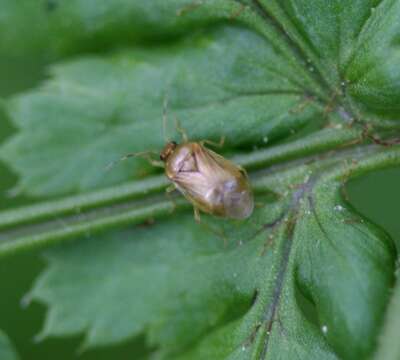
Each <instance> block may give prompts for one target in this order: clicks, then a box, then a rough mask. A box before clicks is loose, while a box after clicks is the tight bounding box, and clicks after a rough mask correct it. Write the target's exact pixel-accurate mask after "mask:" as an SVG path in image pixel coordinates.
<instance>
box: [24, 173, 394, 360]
mask: <svg viewBox="0 0 400 360" xmlns="http://www.w3.org/2000/svg"><path fill="white" fill-rule="evenodd" d="M343 171H344V170H342V171H341V173H340V174H341V175H340V178H341V177H342V176H343ZM303 174H304V173H303ZM303 176H305V178H303V180H304V182H302V183H300V184H299V185H298V188H297V189H295V190H292V191H290V190H289V188H287V189H286V191H287V195H286V196H284V197H283V198H280V200H279V201H277V202H273V203H268V204H266V205H265V206H263V207H262V208H260V209H258V210H257V212H256V214H255V215H254V216H253V217H252V218H251V219H250V220H249V221H247V222H246V223H241V224H240V223H236V224H235V223H228V224H226V223H221V222H218V221H211V222H210V221H207V222H206V223H203V225H198V224H196V223H195V222H194V221H193V219H192V217H191V216H178V217H173V218H171V219H170V220H169V221H167V222H166V221H164V222H161V223H159V224H156V225H154V226H151V227H148V228H146V227H145V228H142V229H136V230H135V231H131V230H127V231H125V232H119V233H111V234H109V235H104V236H103V237H99V238H93V239H90V240H87V241H82V242H80V243H78V244H73V245H70V246H64V247H61V248H59V249H55V250H54V251H51V252H50V253H48V255H47V259H48V262H49V267H48V269H47V270H46V271H45V272H44V273H43V274H42V275H41V277H40V278H39V280H38V281H37V283H36V285H35V287H34V289H33V290H32V292H31V293H30V297H31V298H32V299H34V300H39V301H41V302H44V303H45V304H47V305H48V306H49V312H48V317H47V319H46V323H45V327H44V329H43V332H42V334H41V336H42V337H47V336H54V335H56V336H62V335H70V334H73V333H76V332H83V331H87V336H86V339H85V343H84V347H95V346H100V345H106V344H112V343H114V342H119V341H123V340H125V339H127V338H129V337H132V336H135V335H138V334H140V333H142V332H146V333H147V336H148V342H149V344H150V345H153V346H157V347H158V348H159V352H160V354H159V355H161V354H162V355H163V356H162V357H163V358H174V359H176V358H182V359H204V358H212V359H225V358H228V357H229V358H240V359H247V358H248V359H259V358H264V357H265V356H266V355H267V354H268V357H271V358H273V359H278V358H279V359H292V358H295V357H296V356H298V357H299V358H307V359H336V358H337V356H339V358H344V359H355V358H365V356H366V355H367V354H369V353H370V352H371V350H372V349H373V343H374V338H375V336H376V329H377V328H378V327H379V324H380V323H381V321H382V315H383V310H384V309H385V306H386V303H387V300H388V298H389V288H390V286H391V285H392V283H393V269H394V257H393V253H394V252H393V244H392V243H391V241H390V239H389V238H388V237H387V235H386V234H384V233H383V232H382V231H381V230H379V229H377V228H376V227H375V226H373V225H372V224H370V223H369V222H367V221H366V220H365V219H363V218H362V217H360V216H359V215H358V214H356V213H355V212H354V211H353V210H352V209H351V208H350V207H349V206H348V205H347V204H346V203H345V202H343V200H342V199H341V197H340V194H339V187H340V184H341V182H339V181H338V180H337V179H338V178H339V175H338V173H337V171H334V172H328V173H327V174H325V175H324V176H322V177H320V176H316V177H314V176H311V177H309V175H307V172H306V173H305V174H304V175H303ZM221 226H222V228H221ZM216 229H218V230H216ZM219 232H220V233H222V234H224V235H223V236H224V237H226V238H227V239H229V240H228V243H227V245H226V246H224V241H223V239H222V238H221V236H216V235H215V233H219ZM349 339H351V341H352V346H351V347H349V346H348V340H349Z"/></svg>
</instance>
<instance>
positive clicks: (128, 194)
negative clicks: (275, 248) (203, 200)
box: [0, 129, 400, 257]
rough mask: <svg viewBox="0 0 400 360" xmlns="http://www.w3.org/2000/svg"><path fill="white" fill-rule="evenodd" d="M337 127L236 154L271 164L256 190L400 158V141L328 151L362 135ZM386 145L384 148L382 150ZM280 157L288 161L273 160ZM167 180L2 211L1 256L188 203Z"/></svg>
mask: <svg viewBox="0 0 400 360" xmlns="http://www.w3.org/2000/svg"><path fill="white" fill-rule="evenodd" d="M339 133H340V136H338V130H335V129H325V130H321V131H320V132H318V133H316V134H312V135H310V136H308V137H306V138H303V139H302V140H298V141H294V142H292V143H290V144H285V145H281V146H277V147H274V148H271V149H267V150H261V151H257V152H254V153H251V154H248V155H242V156H240V157H239V156H238V157H236V158H235V161H237V162H238V163H240V164H241V165H243V166H245V167H246V168H247V169H257V168H260V167H262V166H263V167H264V168H265V166H268V165H271V166H270V167H268V168H267V169H266V170H262V171H256V172H253V173H252V174H251V177H252V179H253V180H254V181H253V189H254V191H255V192H258V191H265V190H266V189H267V190H268V189H269V190H272V191H275V190H276V189H278V188H279V187H281V188H282V186H288V185H290V184H292V183H294V182H296V181H297V179H299V178H300V177H304V174H305V172H306V171H310V169H311V170H312V169H321V168H323V167H328V166H332V165H335V164H338V163H343V159H354V158H357V157H365V158H366V160H365V161H364V163H365V164H364V165H363V166H359V165H358V167H357V169H358V168H360V169H361V170H360V171H362V169H364V170H365V171H367V170H371V169H374V168H377V167H379V166H381V165H382V166H389V165H391V164H394V163H396V164H398V163H399V162H400V154H399V147H397V148H395V147H393V148H392V149H385V148H382V147H378V146H375V145H364V146H358V147H355V148H354V147H353V148H349V149H339V150H335V151H334V152H333V153H332V151H331V152H328V153H327V152H326V151H328V150H330V149H332V148H333V149H335V148H336V149H337V148H338V144H340V145H342V146H343V144H348V145H351V143H352V142H353V143H354V141H353V140H354V139H357V138H358V136H359V133H358V132H355V131H348V132H343V131H339ZM382 149H384V150H385V151H381V150H382ZM323 151H325V155H324V153H323ZM321 152H322V154H321ZM313 154H314V155H313ZM299 157H300V158H299ZM284 161H286V162H284ZM277 162H284V163H283V164H276V165H273V164H274V163H277ZM335 166H336V165H335ZM354 174H356V173H354ZM167 184H168V182H167V179H166V178H165V177H164V176H155V177H152V178H148V179H146V180H141V181H136V182H130V183H127V184H122V185H119V186H115V187H112V188H108V189H103V190H99V191H95V192H92V193H88V194H85V195H77V196H71V197H67V198H64V199H61V200H54V201H49V202H45V203H41V204H38V205H33V206H27V207H23V208H19V209H15V210H10V211H6V212H3V213H0V257H1V256H5V255H8V254H11V253H16V252H18V251H22V250H30V249H32V248H34V247H39V246H40V247H43V246H48V245H51V244H55V243H58V242H60V241H65V240H67V239H72V238H75V237H79V236H85V235H86V236H88V235H91V234H93V233H96V232H99V231H104V230H106V229H109V228H112V227H116V226H121V225H128V224H131V225H134V224H139V223H143V222H145V221H146V220H149V219H154V218H161V217H164V216H166V215H167V214H168V213H169V212H171V211H172V210H173V209H174V208H176V209H184V208H188V207H190V204H189V203H188V202H187V201H185V200H184V199H182V198H180V199H179V200H176V201H173V202H171V201H170V200H168V199H167V198H166V197H165V196H164V195H163V194H160V193H161V191H162V190H163V188H164V187H165V186H166V185H167Z"/></svg>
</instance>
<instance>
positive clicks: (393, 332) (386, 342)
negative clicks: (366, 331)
mask: <svg viewBox="0 0 400 360" xmlns="http://www.w3.org/2000/svg"><path fill="white" fill-rule="evenodd" d="M398 280H399V279H398V278H397V285H396V288H395V290H394V293H393V296H392V300H391V302H390V304H389V307H388V311H387V313H386V325H385V328H384V330H383V332H382V335H381V337H380V339H379V340H380V346H379V348H378V351H377V352H376V354H375V357H374V359H376V360H380V359H385V360H396V359H398V358H399V357H400V345H399V337H398V334H399V328H400V286H399V281H398Z"/></svg>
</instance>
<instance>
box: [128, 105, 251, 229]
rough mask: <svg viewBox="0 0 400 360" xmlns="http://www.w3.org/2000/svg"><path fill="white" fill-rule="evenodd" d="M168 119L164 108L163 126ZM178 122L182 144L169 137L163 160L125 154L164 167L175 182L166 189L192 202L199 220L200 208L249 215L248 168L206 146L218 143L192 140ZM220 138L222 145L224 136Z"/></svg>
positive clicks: (223, 214)
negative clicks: (176, 192)
mask: <svg viewBox="0 0 400 360" xmlns="http://www.w3.org/2000/svg"><path fill="white" fill-rule="evenodd" d="M164 105H165V104H164ZM165 106H166V105H165ZM165 119H166V115H165V111H164V129H165V127H166V125H165V124H166V120H165ZM176 126H177V129H178V131H179V132H180V133H181V135H182V139H183V141H182V143H180V144H178V143H176V142H175V141H167V143H166V145H165V146H164V148H163V150H162V151H161V153H160V160H161V161H156V160H153V159H151V158H150V157H149V156H148V155H149V152H144V153H136V154H128V155H126V156H125V157H124V158H127V157H130V156H144V157H145V158H147V159H148V160H149V161H150V162H151V164H153V165H155V166H160V167H163V168H164V170H165V175H166V176H167V178H168V179H169V180H170V181H171V183H172V186H170V187H169V188H168V189H167V192H171V191H173V190H175V189H177V190H178V191H180V192H181V193H182V194H183V196H184V197H185V198H186V199H187V200H188V201H189V202H190V203H191V204H192V205H193V209H194V217H195V220H196V221H197V222H200V210H201V211H203V212H205V213H208V214H211V215H215V216H220V217H225V218H231V219H245V218H248V217H249V216H250V215H251V214H252V212H253V208H254V200H253V193H252V190H251V187H250V183H249V179H248V176H247V173H246V171H245V170H244V169H243V168H242V167H240V166H238V165H236V164H234V163H233V162H231V161H229V160H227V159H225V158H224V157H222V156H221V155H219V154H217V153H215V152H214V151H212V150H210V149H208V148H206V147H205V144H206V143H207V144H212V145H216V144H215V143H213V142H211V141H209V140H203V141H199V142H194V141H189V140H188V137H187V135H186V133H185V131H184V130H183V129H182V128H180V127H179V124H178V123H177V124H176ZM164 132H165V130H164ZM221 140H222V141H221V142H220V144H219V145H220V146H222V143H223V140H224V138H222V139H221Z"/></svg>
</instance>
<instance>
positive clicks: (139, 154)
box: [105, 150, 158, 171]
mask: <svg viewBox="0 0 400 360" xmlns="http://www.w3.org/2000/svg"><path fill="white" fill-rule="evenodd" d="M151 154H156V155H158V152H157V151H151V150H150V151H141V152H136V153H129V154H126V155H124V156H121V157H120V158H119V159H117V160H114V161H111V162H110V163H109V164H108V165H107V166H106V167H105V171H110V170H111V169H112V168H113V167H114V166H115V165H117V164H119V163H120V162H121V161H125V160H128V159H129V158H132V157H143V158H145V159H146V160H148V161H149V163H151V164H153V165H155V166H157V165H158V164H155V163H158V162H157V161H155V160H154V159H152V158H151V156H150V155H151Z"/></svg>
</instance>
